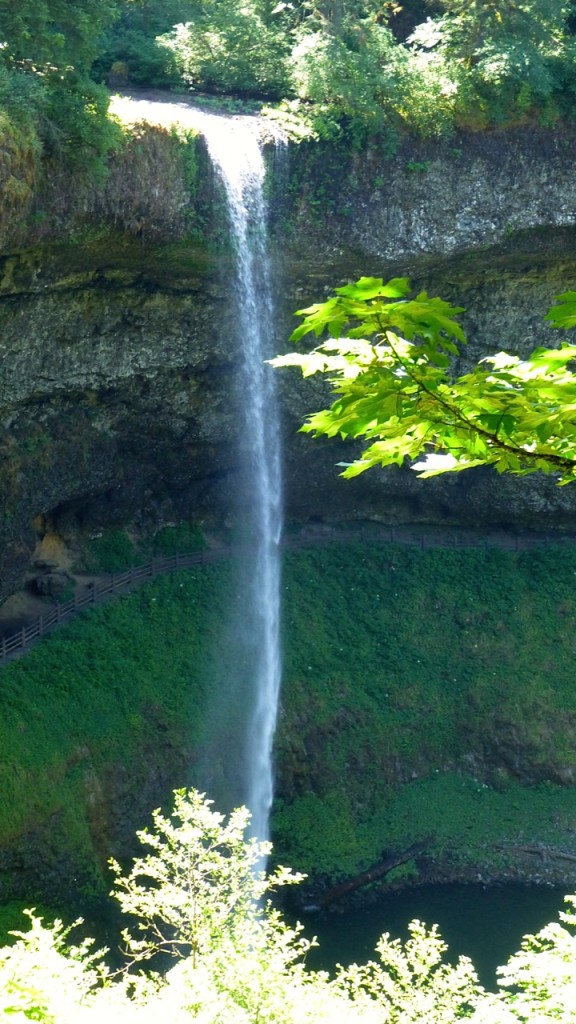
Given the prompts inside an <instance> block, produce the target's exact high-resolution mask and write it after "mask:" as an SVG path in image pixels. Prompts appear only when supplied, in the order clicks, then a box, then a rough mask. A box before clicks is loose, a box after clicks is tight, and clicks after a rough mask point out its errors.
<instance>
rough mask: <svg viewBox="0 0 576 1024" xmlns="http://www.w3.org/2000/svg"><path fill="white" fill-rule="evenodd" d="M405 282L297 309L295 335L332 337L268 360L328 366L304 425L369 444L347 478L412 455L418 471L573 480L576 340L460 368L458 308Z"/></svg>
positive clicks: (568, 300) (571, 321) (375, 281)
mask: <svg viewBox="0 0 576 1024" xmlns="http://www.w3.org/2000/svg"><path fill="white" fill-rule="evenodd" d="M409 291H410V287H409V283H408V281H407V280H406V279H405V278H395V279H393V280H391V281H388V282H387V283H384V282H383V281H382V279H380V278H366V277H365V278H361V279H360V280H359V281H357V282H356V283H355V284H349V285H345V286H344V287H342V288H337V289H336V291H335V294H334V296H333V297H331V298H329V299H328V300H327V301H326V302H322V303H317V304H315V305H313V306H310V307H309V308H307V309H303V310H300V311H299V314H298V315H301V316H303V317H304V320H303V323H302V324H301V325H300V326H299V327H298V328H296V330H295V331H294V332H293V334H292V337H291V340H293V341H299V340H300V339H301V338H303V337H305V336H307V335H310V334H312V335H315V336H318V337H319V336H321V335H323V334H327V335H328V340H326V341H324V342H322V343H321V344H320V345H319V346H318V347H317V348H315V349H314V350H313V351H312V352H310V353H304V354H302V353H297V352H291V353H289V354H288V355H285V356H279V357H277V358H276V359H275V360H273V363H274V365H275V366H298V367H300V369H301V371H302V373H303V374H304V375H305V376H309V375H310V374H314V373H319V372H320V373H324V374H326V375H327V377H328V380H329V382H330V385H331V388H332V390H333V391H334V393H335V394H336V399H335V401H334V402H333V404H332V406H331V407H330V408H329V409H324V410H322V411H320V412H318V413H316V414H314V415H312V416H311V417H310V418H309V419H308V420H307V421H306V423H305V424H304V426H303V428H302V429H303V430H304V431H307V432H310V433H312V434H314V435H315V436H318V435H325V436H328V437H334V436H340V437H341V438H344V439H346V440H355V439H363V440H367V441H368V442H369V445H368V447H367V448H366V449H365V450H364V451H363V453H362V455H361V456H360V458H358V459H355V460H354V461H352V462H351V463H350V464H348V465H346V466H345V469H344V472H343V476H345V477H352V476H357V475H358V474H359V473H362V472H364V471H365V470H366V469H370V468H371V467H373V466H389V465H393V464H396V465H402V464H403V463H404V461H405V460H406V459H408V460H409V461H410V462H411V463H412V468H413V469H415V470H416V471H417V472H419V473H420V475H421V476H423V477H428V476H434V475H437V474H439V473H446V472H457V471H461V470H465V469H470V468H472V467H474V466H487V465H492V466H494V467H495V468H496V469H497V471H498V472H499V473H504V472H508V473H515V474H518V475H525V474H528V473H534V472H536V471H541V472H544V473H549V474H553V475H554V476H555V477H556V478H557V480H558V482H559V483H561V484H566V483H570V482H571V481H573V480H574V479H575V478H576V374H574V372H573V371H572V369H571V368H570V367H571V364H572V363H573V361H574V360H575V359H576V345H572V344H568V343H566V342H563V343H562V344H561V346H560V348H558V349H545V348H538V349H536V350H535V351H534V352H533V353H532V355H531V356H530V357H529V358H528V359H521V358H520V357H519V356H516V355H511V354H509V353H506V352H498V353H497V354H495V355H491V356H487V357H486V358H484V359H483V360H481V361H480V363H479V364H477V365H476V366H474V367H473V368H472V369H471V370H470V371H469V372H468V373H465V374H463V375H457V374H455V373H454V372H453V369H452V367H453V361H454V359H455V357H457V356H459V355H460V352H461V348H462V346H464V345H465V344H466V336H465V334H464V331H463V329H462V327H461V325H460V324H459V323H458V321H457V320H456V319H455V317H456V316H457V315H458V314H459V313H461V312H463V310H462V309H461V308H459V307H453V306H451V305H450V304H449V303H447V302H444V301H443V300H442V299H440V298H430V297H429V296H428V295H427V294H426V293H425V292H422V293H420V294H419V295H417V296H415V297H414V298H408V295H409ZM547 319H548V320H549V321H550V322H551V323H552V324H553V325H554V326H555V327H557V328H569V327H572V326H574V325H575V324H576V292H572V291H569V292H566V293H564V294H563V295H560V296H558V298H557V305H556V306H554V307H553V308H552V309H551V310H550V311H549V312H548V314H547Z"/></svg>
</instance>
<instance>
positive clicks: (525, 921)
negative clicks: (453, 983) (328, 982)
mask: <svg viewBox="0 0 576 1024" xmlns="http://www.w3.org/2000/svg"><path fill="white" fill-rule="evenodd" d="M565 895H566V893H565V892H564V890H560V889H555V888H547V887H544V886H538V887H536V886H521V885H501V886H490V887H483V886H477V885H435V886H421V887H418V888H415V889H410V890H406V891H404V892H398V893H389V894H387V895H383V896H382V897H381V898H380V899H379V900H378V901H377V902H375V903H373V904H371V905H369V906H367V907H364V908H362V909H357V910H348V911H345V912H343V913H338V912H337V911H336V910H333V911H332V912H330V913H327V912H325V913H323V914H318V915H312V914H310V915H306V916H303V915H300V920H301V921H302V923H303V924H304V926H305V934H306V935H307V936H308V937H312V936H317V938H318V941H319V944H320V945H319V948H318V949H315V950H312V951H311V953H310V954H309V956H308V957H307V964H308V966H309V967H310V968H313V969H316V970H319V969H323V970H328V971H331V970H332V969H333V968H334V966H335V965H336V964H338V963H341V964H345V965H347V964H350V963H354V962H355V963H365V962H366V961H367V960H369V959H372V958H375V959H377V957H375V956H374V948H375V945H376V942H377V941H378V939H379V938H380V936H381V935H382V933H383V932H389V933H390V935H391V937H392V938H400V939H403V940H404V939H406V938H408V923H409V922H410V921H412V920H414V918H417V919H418V920H419V921H423V922H425V923H426V925H428V926H432V925H433V924H437V925H438V926H439V931H440V934H441V936H442V938H443V939H444V941H445V942H446V943H447V944H448V953H447V954H446V956H447V958H448V959H449V960H450V961H452V962H454V961H456V960H457V959H458V957H459V956H468V957H470V959H471V960H472V962H473V964H474V966H475V968H476V971H477V973H478V975H479V978H480V981H481V982H482V984H483V985H484V986H485V987H486V988H489V989H495V988H496V967H497V966H499V965H500V964H504V963H506V961H507V960H508V958H509V957H510V956H511V955H512V953H515V952H516V950H518V949H519V948H520V943H521V941H522V937H523V936H524V935H526V934H534V933H535V932H537V931H539V930H540V929H541V928H542V927H543V926H544V925H546V924H548V923H549V922H550V921H557V920H558V912H559V911H560V910H563V909H566V905H565V904H564V896H565Z"/></svg>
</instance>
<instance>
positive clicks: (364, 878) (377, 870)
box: [305, 836, 434, 911]
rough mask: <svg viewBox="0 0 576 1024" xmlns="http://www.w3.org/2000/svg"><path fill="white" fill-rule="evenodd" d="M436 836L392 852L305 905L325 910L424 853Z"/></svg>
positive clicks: (308, 908)
mask: <svg viewBox="0 0 576 1024" xmlns="http://www.w3.org/2000/svg"><path fill="white" fill-rule="evenodd" d="M433 839H434V836H426V838H425V839H422V840H420V842H419V843H413V845H412V846H409V847H408V849H407V850H403V851H402V853H392V854H390V855H389V856H387V857H384V859H383V860H381V861H378V863H377V864H374V865H373V866H372V867H371V868H368V870H367V871H362V873H361V874H359V875H354V877H353V878H348V879H346V881H345V882H340V883H339V884H338V885H334V886H332V888H331V889H328V890H327V891H326V892H325V893H323V894H322V896H320V897H319V899H318V901H317V903H315V904H314V905H312V906H307V907H305V909H306V910H309V911H312V910H324V908H325V907H328V906H330V904H331V903H335V902H336V900H340V899H342V897H343V896H347V895H348V894H349V893H351V892H355V891H356V889H361V888H362V887H363V886H365V885H369V884H370V882H375V881H376V879H378V878H382V877H383V876H384V875H387V874H388V872H389V871H392V868H397V867H398V866H399V865H400V864H405V863H406V861H409V860H412V858H413V857H416V856H417V855H418V854H419V853H422V852H423V851H424V850H425V849H426V848H427V847H428V846H430V843H431V842H432V841H433Z"/></svg>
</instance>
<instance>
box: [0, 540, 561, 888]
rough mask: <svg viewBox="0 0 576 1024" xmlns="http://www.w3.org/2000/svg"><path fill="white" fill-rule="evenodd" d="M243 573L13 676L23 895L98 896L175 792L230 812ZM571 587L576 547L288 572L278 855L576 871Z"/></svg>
mask: <svg viewBox="0 0 576 1024" xmlns="http://www.w3.org/2000/svg"><path fill="white" fill-rule="evenodd" d="M238 571H240V570H239V567H238V566H237V565H235V564H234V563H233V562H230V563H220V564H216V565H207V566H203V567H198V568H197V569H195V570H193V571H189V572H186V573H177V574H173V575H172V576H170V577H163V578H160V579H157V580H156V581H155V582H154V583H151V584H147V585H145V586H144V587H142V588H141V589H140V590H139V591H137V592H135V593H133V594H132V595H130V596H128V597H122V598H120V599H118V600H116V601H115V602H112V603H110V604H108V605H104V606H101V607H99V608H97V609H95V610H93V611H91V612H90V613H88V614H86V616H85V617H83V618H82V619H79V620H76V621H75V622H73V623H71V624H70V625H68V626H66V627H63V628H62V629H61V630H60V631H59V632H57V633H56V634H54V635H53V636H52V637H50V638H48V639H47V640H45V641H43V642H42V643H41V644H39V645H38V646H37V647H36V648H34V649H33V650H32V651H31V652H30V653H29V654H28V655H26V657H24V658H22V659H21V660H20V661H18V662H14V663H12V664H10V665H8V666H5V667H4V668H2V670H1V673H0V682H1V684H2V691H3V699H2V705H1V709H0V743H1V747H2V761H1V766H0V879H1V880H2V887H3V891H4V892H5V893H6V895H9V894H11V893H16V894H21V893H25V894H28V892H42V891H43V888H44V887H45V886H46V885H47V884H48V883H47V881H46V880H47V879H48V880H49V888H50V887H51V888H52V889H53V890H56V889H58V887H60V888H62V887H64V888H66V883H67V882H68V884H70V878H69V875H70V873H71V872H74V877H77V878H80V882H78V883H75V884H81V885H82V886H83V887H84V888H87V887H88V888H89V887H90V886H92V887H93V888H95V889H96V890H98V889H100V890H101V889H102V888H103V887H104V886H105V885H106V882H105V880H103V871H104V865H105V861H106V858H107V857H108V856H109V855H110V854H111V853H114V854H118V853H120V854H122V853H123V852H125V851H126V850H127V849H128V846H129V839H130V836H131V833H132V831H133V830H134V829H135V828H137V827H140V826H142V825H144V824H145V822H146V816H147V814H148V813H149V811H150V809H151V808H152V807H153V806H157V804H158V803H159V802H165V803H168V802H169V794H170V790H171V788H173V787H175V786H181V785H187V784H197V783H198V779H199V778H200V776H201V777H202V779H204V778H206V777H208V778H212V779H213V781H214V787H215V792H216V791H218V794H219V793H220V791H221V789H222V786H223V785H225V783H226V775H227V771H228V770H229V768H230V766H229V764H228V763H227V762H228V760H229V759H230V755H231V752H232V750H233V747H234V744H235V742H236V741H235V740H234V738H233V733H234V723H235V716H236V715H237V714H239V713H240V712H239V711H237V707H238V706H237V705H234V704H233V702H231V700H230V697H229V695H228V694H227V693H223V692H221V691H217V687H220V686H221V680H222V679H226V678H227V677H228V678H232V677H233V675H234V673H235V672H236V670H237V668H238V665H239V664H241V662H242V657H243V655H242V654H241V653H240V654H239V651H240V652H241V651H242V642H241V639H240V640H239V636H238V634H237V633H236V635H234V633H233V631H231V630H230V629H229V628H227V627H226V625H225V623H227V622H229V621H230V612H231V609H232V611H233V610H234V607H235V606H236V607H241V600H240V598H239V596H238V595H239V594H241V591H240V590H239V589H238ZM575 588H576V546H574V547H573V546H571V545H569V544H564V545H561V546H560V545H558V546H556V547H549V548H539V549H534V550H532V551H530V552H524V553H518V554H515V553H507V552H503V551H500V550H497V549H490V548H488V549H486V550H484V549H482V550H481V549H467V550H458V551H454V550H445V549H442V548H437V549H434V550H424V551H421V550H419V549H417V548H413V547H409V546H391V545H385V544H370V545H368V544H364V545H360V544H356V543H349V544H346V545H332V546H327V547H316V548H313V549H309V550H306V551H301V552H290V553H288V554H287V555H286V557H285V571H284V580H283V599H284V609H283V623H284V689H283V699H282V708H281V714H280V720H279V730H278V736H277V752H276V760H277V790H278V798H277V805H276V808H275V814H274V822H273V827H274V839H275V842H276V847H277V854H278V856H279V857H280V858H281V859H282V860H283V861H285V862H288V863H292V864H293V866H294V867H296V868H300V869H304V870H307V871H312V872H314V873H323V874H328V875H331V876H333V877H336V876H338V875H342V874H347V873H352V872H354V871H356V870H360V869H361V868H363V867H365V866H366V865H368V864H369V863H371V862H372V861H374V860H376V859H378V857H379V856H380V853H381V851H382V850H383V849H398V848H401V847H402V846H407V845H410V844H411V843H412V842H414V841H415V840H417V839H420V838H422V837H423V836H426V835H431V834H433V835H434V836H435V840H434V843H433V846H432V850H431V858H432V861H434V862H435V864H436V869H437V870H438V871H440V870H442V871H448V872H449V871H450V870H452V871H453V874H455V875H459V874H460V875H462V874H464V875H465V874H466V873H467V872H470V871H472V870H475V869H476V868H480V869H481V870H482V871H483V872H485V873H487V874H490V872H492V874H498V873H500V874H506V872H509V873H510V872H512V873H513V872H514V871H516V874H524V875H529V876H530V877H533V876H534V871H533V870H532V867H531V865H533V863H534V857H533V856H532V854H531V853H530V851H529V850H528V852H526V850H524V852H522V851H521V850H519V848H520V847H528V846H538V844H540V845H542V844H545V845H547V846H552V847H555V848H559V849H560V850H561V851H564V852H566V851H568V852H569V850H570V848H571V846H570V843H571V842H572V839H571V836H572V833H573V825H574V822H575V821H576V789H575V788H574V783H575V781H576V779H575V776H574V771H575V769H574V765H575V764H576V687H575V685H574V670H573V663H574V652H573V636H574V624H575V620H576V589H575ZM237 621H240V619H238V617H237ZM240 703H241V702H240ZM230 709H232V710H230ZM207 723H208V725H209V726H210V728H211V729H212V735H210V733H209V731H208V730H207ZM213 727H214V728H213ZM207 766H208V769H209V770H208V773H206V767H207ZM197 772H198V774H196V773H197ZM502 847H504V849H502ZM531 858H532V859H531ZM538 863H539V861H538ZM551 864H552V867H551V868H550V870H551V871H552V873H553V872H554V871H556V875H555V877H557V876H558V871H559V870H560V869H562V871H564V876H566V873H567V872H568V871H569V869H570V868H571V862H569V861H567V860H566V861H563V862H562V863H561V864H560V862H559V861H558V862H556V861H554V859H553V860H552V862H551ZM450 866H451V867H450ZM544 876H545V877H551V875H550V872H549V873H548V875H547V874H546V871H544V873H543V877H544Z"/></svg>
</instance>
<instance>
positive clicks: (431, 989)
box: [0, 790, 576, 1024]
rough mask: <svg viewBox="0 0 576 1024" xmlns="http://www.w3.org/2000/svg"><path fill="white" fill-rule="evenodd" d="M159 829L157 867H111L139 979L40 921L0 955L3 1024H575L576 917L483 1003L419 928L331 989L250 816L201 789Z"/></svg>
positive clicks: (530, 950)
mask: <svg viewBox="0 0 576 1024" xmlns="http://www.w3.org/2000/svg"><path fill="white" fill-rule="evenodd" d="M153 817H154V828H153V830H150V831H148V830H146V831H144V832H140V833H139V838H140V841H141V842H142V843H143V844H144V845H145V846H147V847H148V848H149V852H148V854H147V855H146V856H145V857H142V858H139V859H137V860H136V861H135V863H134V865H133V867H132V869H131V871H130V872H129V873H128V874H123V873H122V871H121V869H120V867H119V865H118V864H116V863H113V868H114V871H115V873H116V877H117V881H116V890H115V893H114V895H115V896H116V897H117V898H118V899H119V900H120V903H121V906H122V908H123V910H124V911H126V912H128V913H129V914H130V915H131V916H132V920H133V922H134V923H133V925H132V932H133V930H134V929H136V932H137V935H138V937H135V936H134V934H133V933H132V932H131V931H130V930H128V929H127V930H126V931H125V932H124V933H123V937H124V941H125V943H126V947H127V953H128V957H129V961H128V968H127V969H125V970H124V971H120V972H119V975H117V976H113V975H112V974H111V972H110V971H109V970H108V968H107V967H106V965H105V960H104V954H105V951H96V952H92V951H91V945H92V942H91V940H85V941H84V942H83V943H81V944H80V945H79V946H77V947H70V946H69V945H68V937H69V932H70V929H65V928H64V927H63V925H62V923H61V922H60V921H57V922H55V924H54V925H53V926H52V927H50V928H46V927H44V925H43V924H42V921H41V920H40V919H38V918H37V917H35V916H34V914H33V913H31V912H29V916H30V919H31V928H30V929H29V931H28V932H25V933H23V932H17V933H16V935H15V937H16V938H17V941H16V943H14V944H13V945H10V946H5V947H4V948H3V949H0V1013H3V1014H4V1015H6V1016H8V1015H9V1016H10V1019H12V1020H14V1019H15V1020H19V1019H21V1020H37V1021H44V1022H46V1024H48V1022H49V1024H72V1022H73V1021H77V1020H82V1021H88V1022H90V1021H94V1024H97V1022H99V1021H102V1020H114V1021H115V1022H118V1024H122V1022H125V1024H128V1022H134V1024H137V1022H142V1021H143V1022H147V1021H149V1022H150V1024H152V1022H154V1021H157V1020H163V1019H166V1020H170V1021H171V1022H172V1024H185V1022H187V1021H190V1020H196V1021H198V1022H201V1024H239V1022H242V1024H256V1022H257V1024H456V1022H457V1021H461V1020H470V1021H472V1022H475V1024H495V1022H496V1021H497V1022H498V1024H515V1022H517V1021H520V1022H523V1024H543V1022H545V1021H548V1020H562V1021H564V1022H565V1024H570V1022H574V1021H576V1009H575V1005H574V973H575V970H576V937H575V936H574V934H573V931H572V930H571V929H572V928H573V926H574V925H575V924H576V915H575V914H574V913H573V912H568V913H565V914H561V920H562V922H563V924H550V925H548V926H547V927H546V928H544V929H543V930H542V931H541V932H540V933H539V934H538V935H536V936H527V937H526V938H525V940H524V942H523V944H522V949H521V950H520V952H519V953H517V954H515V955H514V956H513V957H512V958H511V959H510V961H509V963H508V964H507V965H506V967H504V968H500V974H501V984H502V986H503V987H506V986H513V991H512V992H511V993H509V992H507V991H500V992H499V993H498V994H490V993H487V992H485V991H484V989H483V988H482V987H481V986H480V985H479V983H478V977H477V975H476V972H475V970H474V967H473V965H472V963H471V961H470V960H469V959H468V958H467V957H460V958H459V959H458V961H457V962H456V963H455V964H449V963H446V962H445V961H444V954H445V953H446V951H447V947H446V944H445V943H444V942H443V940H442V939H441V937H440V935H439V934H438V929H437V928H436V927H435V926H434V927H432V928H431V929H428V928H427V927H426V926H425V925H424V924H422V923H421V922H420V921H413V922H412V923H411V925H410V926H409V931H410V937H409V938H408V940H407V941H406V942H405V943H401V942H400V941H399V940H397V939H395V940H392V939H391V938H390V936H389V935H388V934H384V935H383V936H382V937H381V939H380V940H379V942H378V944H377V946H376V953H377V956H378V959H377V960H375V959H373V960H369V961H368V963H366V964H363V965H357V964H352V965H350V966H349V967H339V968H338V971H337V974H336V977H335V978H334V980H332V981H331V980H330V979H329V977H328V975H327V974H325V973H321V972H320V973H315V972H313V971H310V970H306V968H305V966H304V963H303V960H304V957H305V955H306V953H307V952H308V950H309V949H310V947H311V945H312V943H310V942H308V941H306V940H305V939H303V938H302V937H301V934H300V933H301V926H300V925H297V926H296V927H290V926H289V925H287V924H286V922H285V921H284V920H283V918H282V916H281V914H280V913H278V912H277V911H275V910H273V909H272V907H271V905H270V903H269V902H264V898H265V897H266V896H267V894H268V893H269V892H270V890H271V889H272V888H273V887H274V886H276V885H278V884H285V883H286V882H291V881H298V880H299V879H298V877H296V876H293V875H291V874H290V872H289V871H286V870H285V869H281V870H279V871H278V872H276V873H275V874H274V875H272V876H268V877H266V875H265V872H264V871H263V870H262V868H261V866H260V865H261V864H262V858H263V857H265V856H266V855H267V854H268V853H269V844H262V843H258V842H257V841H256V840H254V839H252V840H249V841H247V840H246V838H245V834H246V829H247V826H248V821H249V814H248V812H247V811H246V810H245V809H244V808H239V809H237V810H235V811H233V812H232V814H231V815H230V818H229V820H228V822H226V821H225V819H224V818H223V816H222V815H220V814H218V813H216V812H214V811H213V810H212V809H211V806H210V801H206V800H205V799H204V797H203V795H202V794H200V793H198V792H197V791H196V790H190V791H189V792H186V791H185V790H177V791H176V792H175V807H174V812H173V815H172V817H171V818H165V817H164V816H163V815H162V814H161V813H160V811H156V812H155V813H154V816H153ZM568 899H569V902H570V903H571V904H572V905H574V904H575V903H576V897H568ZM566 925H568V927H565V926H566ZM162 951H169V952H172V953H175V954H176V955H178V956H179V957H180V960H179V963H178V964H177V966H176V967H173V968H172V969H170V970H168V971H166V972H165V973H164V974H163V975H159V974H152V973H144V972H139V973H138V974H135V973H130V971H129V968H130V965H131V964H133V963H137V962H139V961H142V960H148V959H149V958H150V957H151V956H153V955H155V954H157V953H158V952H162Z"/></svg>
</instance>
